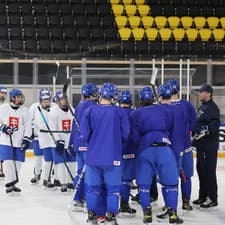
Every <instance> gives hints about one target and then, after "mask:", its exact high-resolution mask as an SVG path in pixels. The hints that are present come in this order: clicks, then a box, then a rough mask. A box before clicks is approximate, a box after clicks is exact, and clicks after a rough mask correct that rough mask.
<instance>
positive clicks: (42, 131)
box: [40, 129, 71, 134]
mask: <svg viewBox="0 0 225 225" xmlns="http://www.w3.org/2000/svg"><path fill="white" fill-rule="evenodd" d="M40 132H41V133H50V132H52V133H66V134H69V133H71V131H70V130H51V131H49V130H44V129H40Z"/></svg>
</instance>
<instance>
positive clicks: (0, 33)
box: [0, 27, 118, 40]
mask: <svg viewBox="0 0 225 225" xmlns="http://www.w3.org/2000/svg"><path fill="white" fill-rule="evenodd" d="M0 39H21V40H22V39H23V40H27V39H34V40H35V39H56V40H58V39H65V40H68V39H83V40H104V39H106V40H117V39H118V31H117V29H113V28H107V29H102V28H94V29H88V28H80V29H76V28H65V29H61V28H51V29H49V28H47V27H40V28H37V29H35V28H33V27H27V28H24V29H20V28H18V27H13V28H10V29H8V28H5V27H0Z"/></svg>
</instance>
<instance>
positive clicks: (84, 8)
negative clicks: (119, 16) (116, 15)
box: [0, 3, 111, 15]
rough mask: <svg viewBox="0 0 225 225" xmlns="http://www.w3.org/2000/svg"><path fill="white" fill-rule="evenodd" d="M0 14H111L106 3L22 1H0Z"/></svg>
mask: <svg viewBox="0 0 225 225" xmlns="http://www.w3.org/2000/svg"><path fill="white" fill-rule="evenodd" d="M0 14H3V15H11V14H22V15H24V14H34V15H65V14H71V15H72V14H74V15H81V14H83V15H84V14H85V15H107V14H111V7H110V5H107V4H101V5H94V4H89V5H84V4H80V3H78V4H76V3H74V4H69V3H68V4H63V3H62V4H59V5H58V4H56V3H49V4H47V3H46V4H43V3H37V4H32V3H22V4H21V5H19V4H15V3H12V4H8V5H7V4H5V3H0Z"/></svg>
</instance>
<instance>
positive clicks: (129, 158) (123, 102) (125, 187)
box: [118, 90, 137, 215]
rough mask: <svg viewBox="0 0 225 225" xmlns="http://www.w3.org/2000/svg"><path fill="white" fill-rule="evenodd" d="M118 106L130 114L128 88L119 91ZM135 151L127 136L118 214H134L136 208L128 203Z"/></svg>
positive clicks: (133, 144) (134, 146) (133, 173)
mask: <svg viewBox="0 0 225 225" xmlns="http://www.w3.org/2000/svg"><path fill="white" fill-rule="evenodd" d="M118 102H119V106H120V107H121V108H122V109H123V110H124V111H125V113H126V114H127V115H128V117H129V115H130V113H131V112H133V111H134V109H132V108H131V106H132V96H131V93H130V92H129V91H128V90H125V91H121V93H120V95H119V98H118ZM136 151H137V146H136V145H135V143H134V142H133V141H132V139H131V138H128V140H127V142H125V143H124V144H123V161H122V185H121V191H120V195H121V201H120V210H119V212H120V214H128V215H135V213H136V210H135V209H132V208H131V207H130V205H129V203H128V202H129V196H130V190H131V185H132V180H134V179H136V177H135V170H136V163H135V162H136Z"/></svg>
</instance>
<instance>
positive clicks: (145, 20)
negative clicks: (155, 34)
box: [141, 16, 154, 28]
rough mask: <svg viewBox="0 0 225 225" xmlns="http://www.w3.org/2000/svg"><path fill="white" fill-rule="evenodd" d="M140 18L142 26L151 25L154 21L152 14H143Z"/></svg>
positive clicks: (147, 26)
mask: <svg viewBox="0 0 225 225" xmlns="http://www.w3.org/2000/svg"><path fill="white" fill-rule="evenodd" d="M141 20H142V24H143V26H144V28H149V27H152V25H153V22H154V19H153V17H152V16H143V17H142V19H141Z"/></svg>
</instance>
